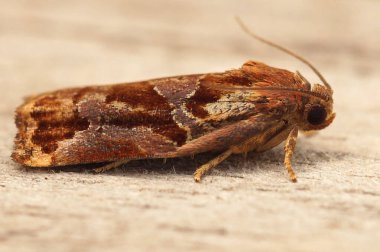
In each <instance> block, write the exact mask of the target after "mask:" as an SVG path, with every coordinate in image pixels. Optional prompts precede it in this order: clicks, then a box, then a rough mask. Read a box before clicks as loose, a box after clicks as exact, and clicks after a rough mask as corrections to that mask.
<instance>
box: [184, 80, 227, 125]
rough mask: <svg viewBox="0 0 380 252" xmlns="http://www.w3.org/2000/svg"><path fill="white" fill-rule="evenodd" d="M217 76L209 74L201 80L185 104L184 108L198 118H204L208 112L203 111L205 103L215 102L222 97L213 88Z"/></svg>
mask: <svg viewBox="0 0 380 252" xmlns="http://www.w3.org/2000/svg"><path fill="white" fill-rule="evenodd" d="M218 80H219V77H218V75H217V74H209V75H206V76H205V77H204V78H202V79H201V80H200V82H199V87H198V89H197V91H196V92H195V94H194V95H193V96H192V97H190V98H189V99H188V100H187V102H186V108H187V109H188V110H189V111H190V112H191V113H192V114H193V115H194V116H195V117H198V118H205V117H207V116H208V112H207V111H206V110H205V109H204V106H205V105H206V104H207V103H212V102H216V101H217V100H219V98H220V97H221V96H222V91H221V90H218V89H215V88H213V86H214V85H215V84H217V83H218Z"/></svg>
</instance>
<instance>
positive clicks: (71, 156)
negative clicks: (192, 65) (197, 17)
mask: <svg viewBox="0 0 380 252" xmlns="http://www.w3.org/2000/svg"><path fill="white" fill-rule="evenodd" d="M238 22H239V24H240V25H241V26H242V28H243V29H244V30H245V31H246V32H248V33H249V34H250V35H251V36H253V37H254V38H256V39H258V40H260V41H262V42H263V43H266V44H269V45H271V46H273V47H276V48H277V49H280V50H282V51H285V52H286V53H288V54H290V55H292V56H294V57H296V58H298V59H300V60H301V61H303V62H304V63H306V64H307V65H309V66H310V67H311V69H312V70H313V71H314V72H315V73H316V74H317V75H318V76H319V78H320V79H321V81H322V83H323V84H314V85H311V84H310V83H309V82H308V81H307V80H306V79H305V78H304V77H303V76H302V75H301V74H300V73H299V72H295V73H293V72H290V71H287V70H284V69H279V68H275V67H271V66H268V65H266V64H264V63H260V62H256V61H248V62H246V63H245V64H243V66H242V67H240V68H238V69H233V70H228V71H225V72H220V73H206V74H192V75H183V76H175V77H166V78H160V79H153V80H147V81H140V82H134V83H124V84H115V85H104V86H87V87H82V88H68V89H62V90H58V91H53V92H48V93H43V94H39V95H35V96H32V97H29V98H27V99H26V100H25V103H24V104H23V105H21V106H20V107H18V108H17V110H16V126H17V128H18V133H17V135H16V138H15V148H14V151H13V154H12V158H13V160H14V161H16V162H17V163H19V164H22V165H24V166H28V167H54V166H67V165H80V164H88V163H103V162H108V164H106V165H104V166H102V167H100V168H97V169H95V170H96V171H97V172H104V171H107V170H109V169H112V168H115V167H118V166H120V165H122V164H125V163H127V162H128V161H130V160H138V159H155V158H164V159H166V158H175V157H181V156H190V155H195V154H198V153H204V152H218V153H219V154H218V155H217V156H216V157H215V158H214V159H212V160H210V161H209V162H207V163H206V164H204V165H202V166H201V167H199V168H198V169H197V170H196V171H195V173H194V180H195V181H196V182H199V181H200V180H201V178H202V176H203V175H204V174H205V173H207V172H209V171H210V170H211V169H212V168H213V167H215V166H217V165H218V164H219V163H221V162H222V161H223V160H225V159H226V158H228V157H229V156H230V155H232V154H246V153H247V152H251V151H252V152H263V151H266V150H269V149H271V148H273V147H275V146H277V145H279V144H280V143H282V142H284V141H285V149H284V150H285V158H284V165H285V168H286V169H287V172H288V174H289V178H290V180H291V181H293V182H296V181H297V178H296V175H295V173H294V171H293V168H292V165H291V159H292V155H293V152H294V149H295V146H296V140H297V135H298V131H299V130H302V131H310V130H320V129H323V128H325V127H326V126H328V125H330V124H331V122H332V121H333V120H334V117H335V113H333V98H332V95H333V90H332V88H331V87H330V85H329V84H328V83H327V81H326V80H325V79H324V77H323V76H322V75H321V74H320V73H319V72H318V70H317V69H316V68H315V67H314V66H313V65H312V64H311V63H309V62H308V61H306V60H305V59H303V58H302V57H300V56H298V55H297V54H295V53H293V52H291V51H289V50H287V49H285V48H283V47H281V46H279V45H276V44H274V43H273V42H270V41H268V40H266V39H264V38H262V37H259V36H258V35H256V34H254V33H252V32H251V31H250V30H248V28H247V27H246V26H245V25H244V24H243V23H242V22H241V21H240V20H239V19H238Z"/></svg>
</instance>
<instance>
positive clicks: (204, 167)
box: [193, 148, 233, 182]
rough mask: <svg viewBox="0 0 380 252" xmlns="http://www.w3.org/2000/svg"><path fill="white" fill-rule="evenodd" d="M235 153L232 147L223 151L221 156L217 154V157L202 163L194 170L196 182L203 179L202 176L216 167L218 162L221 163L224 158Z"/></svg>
mask: <svg viewBox="0 0 380 252" xmlns="http://www.w3.org/2000/svg"><path fill="white" fill-rule="evenodd" d="M232 153H233V150H232V148H230V149H228V150H226V151H225V152H223V153H222V154H220V155H219V156H217V157H216V158H214V159H212V160H210V161H208V162H207V163H206V164H204V165H202V166H201V167H199V168H198V169H197V170H196V171H195V172H194V176H193V177H194V180H195V182H200V181H201V178H202V176H203V175H204V174H205V173H206V172H208V171H210V170H211V169H212V168H214V167H215V166H217V165H218V164H220V163H221V162H222V161H223V160H225V159H226V158H228V157H229V156H230V155H231V154H232Z"/></svg>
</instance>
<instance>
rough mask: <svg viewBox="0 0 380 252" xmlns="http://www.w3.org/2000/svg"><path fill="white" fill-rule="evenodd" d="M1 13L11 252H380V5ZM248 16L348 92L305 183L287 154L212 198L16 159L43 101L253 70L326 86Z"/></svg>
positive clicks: (2, 149) (175, 183)
mask: <svg viewBox="0 0 380 252" xmlns="http://www.w3.org/2000/svg"><path fill="white" fill-rule="evenodd" d="M0 6H1V8H0V88H1V92H0V117H1V118H0V121H1V125H0V127H1V128H0V144H1V145H0V216H3V217H5V218H4V219H2V218H1V217H0V226H1V227H2V228H1V230H0V250H1V248H3V249H4V251H6V250H10V249H12V248H18V249H22V250H24V251H26V250H28V249H30V248H32V249H35V250H38V251H41V250H43V249H54V250H58V251H59V250H62V251H64V250H70V251H76V250H81V249H84V248H91V249H92V250H93V251H95V250H101V249H104V248H110V249H112V248H113V249H120V250H122V249H125V248H128V249H130V248H133V249H134V250H142V251H147V250H158V249H159V248H165V249H167V250H173V251H176V250H178V249H181V250H187V249H189V250H190V249H197V250H198V251H199V250H205V251H206V250H208V251H210V250H216V251H223V250H226V251H227V250H230V251H231V249H234V250H240V251H244V250H245V251H252V249H253V248H256V249H259V250H260V249H266V250H269V251H280V250H292V251H294V250H297V249H300V250H302V251H323V250H342V251H343V250H344V251H358V250H362V251H363V250H365V251H376V250H377V251H379V250H378V249H379V248H380V246H379V242H378V241H379V239H380V237H379V232H378V230H379V227H380V226H379V224H380V222H379V220H380V218H379V217H380V212H379V209H380V208H379V207H380V205H379V202H380V200H379V197H380V195H379V191H378V189H379V187H378V186H379V179H380V174H379V164H380V163H379V160H380V135H379V130H378V125H379V116H380V101H379V99H378V97H377V96H378V95H379V83H380V71H379V69H380V47H379V45H380V22H379V13H380V1H377V0H363V1H355V0H334V1H333V0H307V1H304V0H292V1H290V0H289V1H274V0H270V1H268V0H251V1H249V0H238V1H227V0H218V1H216V0H208V1H180V0H177V1H174V0H172V1H170V0H156V1H142V0H109V1H100V0H82V1H77V0H65V1H55V0H51V1H47V0H45V1H44V0H13V1H5V0H0ZM235 15H239V16H240V17H241V18H242V19H243V20H244V22H245V23H246V24H247V26H249V27H250V28H251V29H252V30H254V31H255V32H257V33H258V34H260V35H262V36H264V37H266V38H269V39H271V40H273V41H275V42H276V43H278V44H281V45H283V46H285V47H287V48H289V49H292V50H294V51H296V52H298V53H299V54H301V55H303V56H304V57H305V58H307V59H309V60H310V61H311V62H313V63H314V64H315V65H316V67H317V68H319V70H320V71H321V72H322V73H323V75H324V76H325V77H326V79H327V80H328V81H329V82H330V83H331V85H332V87H333V89H334V90H335V94H334V99H335V109H336V112H337V118H336V120H335V122H334V123H333V124H332V125H331V126H330V127H329V128H328V129H326V130H324V131H323V132H321V134H320V135H318V136H316V137H314V138H311V139H302V140H301V142H300V143H299V147H298V150H297V151H298V153H299V154H297V156H296V159H298V160H302V161H299V162H298V163H297V162H295V165H296V167H297V168H296V169H298V171H299V173H300V174H299V175H300V183H299V184H298V185H292V184H290V183H288V181H287V180H286V176H284V175H283V171H282V166H281V158H282V152H281V151H280V150H278V151H275V152H270V153H269V154H268V155H269V156H267V158H268V159H269V160H273V159H274V158H275V161H272V163H269V164H264V166H261V168H252V169H251V168H250V169H246V170H244V169H243V170H238V171H236V172H237V173H234V171H232V173H233V174H235V175H237V176H242V177H244V179H243V180H241V179H240V180H239V179H236V178H235V179H234V180H233V179H232V181H231V178H229V177H227V178H225V177H218V176H215V177H210V179H209V180H206V182H205V183H203V184H202V185H201V186H199V185H194V184H193V182H192V180H191V178H190V176H189V175H176V174H174V175H173V176H171V175H170V174H169V175H166V176H162V175H161V176H156V177H155V176H151V175H149V174H148V175H144V174H140V175H134V176H138V179H137V180H136V177H134V178H133V177H129V176H128V175H127V176H126V177H124V176H123V177H118V176H106V175H104V176H103V175H99V176H97V177H93V176H88V175H87V174H69V173H64V174H49V173H48V174H46V173H45V174H42V175H41V174H34V173H33V174H28V173H25V172H23V171H22V170H20V169H17V166H16V165H15V164H14V163H13V162H12V161H11V160H10V159H9V155H10V153H11V150H12V146H13V137H14V135H15V133H16V129H15V126H14V122H13V113H14V109H15V108H16V107H17V106H18V105H20V104H21V102H22V98H23V97H24V96H28V95H31V94H35V93H39V92H45V91H50V90H54V89H59V88H65V87H73V86H83V85H89V84H91V85H93V84H109V83H118V82H131V81H138V80H144V79H150V78H156V77H163V76H171V75H181V74H193V73H205V72H220V71H225V70H228V69H232V68H238V67H240V66H241V65H242V64H243V63H244V62H245V61H247V60H257V61H262V62H265V63H267V64H269V65H272V66H275V67H280V68H285V69H288V70H290V71H296V70H299V71H301V73H303V75H304V76H306V77H307V78H308V79H309V80H310V81H311V82H313V83H315V82H319V81H318V80H317V78H316V76H315V75H314V74H313V73H312V72H311V71H310V70H309V69H308V68H307V67H305V66H304V65H303V64H302V63H300V62H298V61H297V60H295V59H293V58H291V57H290V56H287V55H285V54H283V53H281V52H279V51H277V50H275V49H272V48H270V47H268V46H266V45H263V44H261V43H259V42H257V41H255V40H252V39H251V38H249V37H248V36H247V35H246V34H245V33H244V32H243V31H242V30H241V29H240V28H239V26H238V25H237V23H236V22H235V20H234V16H235ZM259 161H260V160H259ZM320 162H322V165H318V164H321V163H320ZM257 163H259V164H257ZM230 165H233V164H232V163H230ZM302 165H305V166H306V167H308V168H301V166H302ZM313 165H315V166H313ZM248 166H249V165H248ZM251 166H252V167H260V162H257V160H256V161H255V163H254V164H251ZM273 166H274V168H273ZM225 167H226V166H225ZM263 167H264V168H263ZM233 168H234V169H237V168H236V165H235V167H233ZM257 169H258V170H257ZM139 176H140V177H139ZM120 179H122V180H120ZM207 181H211V182H209V183H208V182H207ZM228 181H229V182H228ZM141 188H145V191H144V190H143V189H141ZM157 188H159V190H158V189H157ZM156 189H157V190H156ZM94 194H96V197H95V196H94ZM60 195H61V196H60ZM62 195H65V196H62ZM128 199H130V200H131V199H132V202H131V201H128ZM52 202H53V203H52ZM258 202H259V203H258ZM136 206H137V207H136ZM15 209H16V210H17V211H16V210H15ZM243 210H244V211H243ZM68 213H69V214H68ZM215 213H216V214H215ZM193 214H196V215H197V216H196V217H194V216H193ZM98 216H99V217H98ZM259 216H260V217H259ZM164 217H165V218H164ZM162 218H164V219H162ZM191 218H195V219H191ZM67 224H70V226H67ZM305 230H306V231H305ZM59 241H60V242H59ZM275 241H276V242H275ZM1 243H2V245H1ZM319 248H320V249H319Z"/></svg>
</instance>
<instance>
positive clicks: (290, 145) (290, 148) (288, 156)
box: [284, 126, 298, 182]
mask: <svg viewBox="0 0 380 252" xmlns="http://www.w3.org/2000/svg"><path fill="white" fill-rule="evenodd" d="M297 136H298V127H297V126H296V127H294V128H293V129H292V130H291V131H290V133H289V135H288V138H287V139H286V143H285V149H284V150H285V159H284V165H285V167H286V169H287V170H288V174H289V178H290V180H291V181H292V182H297V176H296V174H295V173H294V170H293V168H292V163H291V160H292V156H293V152H294V149H295V148H296V143H297Z"/></svg>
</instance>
